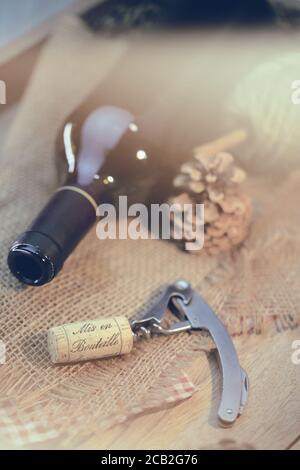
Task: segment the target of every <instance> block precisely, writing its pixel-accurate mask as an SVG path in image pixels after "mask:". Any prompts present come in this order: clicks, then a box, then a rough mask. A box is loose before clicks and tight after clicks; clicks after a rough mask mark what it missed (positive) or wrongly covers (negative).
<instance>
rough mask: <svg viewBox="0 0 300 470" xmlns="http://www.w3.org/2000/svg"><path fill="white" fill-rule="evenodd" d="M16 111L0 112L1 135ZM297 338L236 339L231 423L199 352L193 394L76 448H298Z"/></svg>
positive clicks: (210, 367)
mask: <svg viewBox="0 0 300 470" xmlns="http://www.w3.org/2000/svg"><path fill="white" fill-rule="evenodd" d="M15 111H16V110H15V109H10V110H9V111H7V112H5V113H2V115H1V119H0V139H1V141H3V140H4V138H5V135H6V132H7V130H8V128H9V125H10V123H11V122H12V119H13V117H14V113H15ZM0 158H1V155H0ZM295 339H300V329H298V330H295V331H293V332H286V333H281V334H278V335H277V336H275V337H273V338H263V337H260V336H257V337H246V338H245V337H243V338H237V339H236V340H235V344H236V347H237V350H238V353H239V357H240V361H241V364H242V366H243V367H244V368H245V369H246V370H247V372H248V374H249V377H250V396H249V402H248V405H247V407H246V409H245V411H244V414H243V415H242V416H241V417H240V418H239V420H238V421H237V422H236V423H235V425H234V427H233V428H231V429H222V428H220V427H219V425H218V423H217V420H216V414H217V407H218V403H219V399H220V393H221V381H220V373H219V369H218V367H217V362H216V360H215V357H214V356H212V355H210V357H207V356H206V354H204V353H199V359H197V360H196V361H195V363H193V364H191V368H190V371H189V375H190V377H192V378H193V380H194V381H195V382H196V383H197V384H199V387H200V390H199V391H198V392H197V393H196V394H195V395H194V396H193V397H192V398H191V399H189V400H187V401H185V402H183V403H181V404H179V405H177V406H174V407H172V408H169V409H167V410H162V411H158V412H155V413H152V414H147V415H144V416H139V417H137V418H135V419H132V420H131V421H128V422H126V423H124V424H123V425H120V426H115V427H113V428H112V429H110V430H108V431H106V432H104V433H103V432H101V433H99V435H93V436H89V437H88V438H87V439H86V440H85V441H84V442H82V441H81V442H78V444H77V448H79V449H81V448H82V449H210V448H213V449H215V448H239V449H240V448H241V449H243V448H255V449H293V450H296V449H297V450H300V365H298V366H296V365H293V364H292V361H291V355H292V352H293V350H292V342H293V341H294V340H295ZM2 444H3V446H4V443H2Z"/></svg>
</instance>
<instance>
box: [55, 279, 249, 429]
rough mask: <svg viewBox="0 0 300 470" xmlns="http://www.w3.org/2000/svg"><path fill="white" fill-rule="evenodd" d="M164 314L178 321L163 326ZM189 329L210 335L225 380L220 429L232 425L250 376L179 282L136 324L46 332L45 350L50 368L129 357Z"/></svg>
mask: <svg viewBox="0 0 300 470" xmlns="http://www.w3.org/2000/svg"><path fill="white" fill-rule="evenodd" d="M168 309H169V310H170V311H171V312H172V313H173V315H174V316H175V317H176V318H177V320H178V321H175V322H174V323H172V324H171V325H170V326H165V323H166V322H165V321H164V320H165V314H166V311H167V310H168ZM193 330H206V331H208V333H209V334H210V335H211V337H212V339H213V341H214V343H215V346H216V351H217V358H218V360H219V364H220V369H221V372H222V379H223V380H222V396H221V402H220V405H219V410H218V417H219V419H220V422H221V423H222V424H223V425H224V426H230V425H232V424H233V423H234V422H235V420H236V419H237V417H238V416H239V415H240V414H241V413H242V411H243V408H244V406H245V404H246V402H247V398H248V389H249V382H248V376H247V374H246V372H245V371H244V370H243V369H242V368H241V366H240V363H239V359H238V356H237V352H236V350H235V348H234V345H233V342H232V340H231V337H230V335H229V333H228V331H227V330H226V328H225V326H224V325H223V323H222V322H221V320H220V319H219V318H218V317H217V316H216V315H215V313H214V312H213V311H212V309H211V308H210V307H209V306H208V305H207V304H206V303H205V302H204V300H203V299H202V297H201V296H200V295H199V294H198V293H197V292H195V290H194V289H192V287H191V285H190V284H189V283H188V282H187V281H185V280H183V279H181V280H178V281H177V282H175V283H174V284H170V285H169V286H167V287H166V289H165V290H164V292H163V294H162V295H161V297H160V298H159V299H158V301H157V302H156V303H155V304H154V305H153V306H152V307H151V308H150V309H148V310H147V311H146V313H145V314H144V315H143V316H142V317H141V318H139V319H135V320H131V321H128V319H127V318H126V317H125V316H116V317H108V318H101V319H96V320H88V321H81V322H77V323H69V324H65V325H60V326H55V327H52V328H50V330H49V332H48V348H49V353H50V357H51V360H52V362H53V363H66V362H77V361H85V360H88V359H100V358H105V357H112V356H119V355H122V354H128V353H130V352H131V350H132V348H133V344H134V342H135V341H138V340H140V339H143V338H151V337H152V336H153V335H157V334H158V335H174V334H177V333H182V332H184V331H193Z"/></svg>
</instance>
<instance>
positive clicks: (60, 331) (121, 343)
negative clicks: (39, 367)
mask: <svg viewBox="0 0 300 470" xmlns="http://www.w3.org/2000/svg"><path fill="white" fill-rule="evenodd" d="M132 346H133V333H132V330H131V327H130V323H129V321H128V319H127V318H126V317H124V316H118V317H110V318H105V319H101V320H99V319H98V320H89V321H82V322H77V323H67V324H65V325H60V326H55V327H53V328H50V329H49V331H48V350H49V353H50V358H51V361H52V362H53V363H66V362H77V361H86V360H89V359H100V358H104V357H110V356H119V355H121V354H128V353H130V351H131V349H132Z"/></svg>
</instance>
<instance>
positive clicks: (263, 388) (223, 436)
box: [78, 329, 300, 450]
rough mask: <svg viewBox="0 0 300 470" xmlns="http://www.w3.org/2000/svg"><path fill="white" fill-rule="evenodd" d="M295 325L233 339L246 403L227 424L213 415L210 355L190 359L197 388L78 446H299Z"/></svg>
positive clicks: (214, 376) (217, 388)
mask: <svg viewBox="0 0 300 470" xmlns="http://www.w3.org/2000/svg"><path fill="white" fill-rule="evenodd" d="M297 338H298V339H299V338H300V330H299V329H298V330H296V331H294V332H286V333H282V334H279V335H278V336H276V337H274V338H273V339H272V338H262V337H250V338H249V337H248V338H239V339H237V340H236V341H235V344H236V347H237V349H238V351H239V355H240V360H241V364H242V366H243V367H244V368H245V369H246V370H247V372H248V374H249V377H250V385H251V388H250V396H249V402H248V405H247V407H246V409H245V411H244V413H243V415H242V416H241V417H240V418H239V420H238V421H237V422H236V423H235V425H234V426H233V427H232V428H230V429H222V428H220V427H219V426H218V423H217V420H216V413H217V406H218V403H219V399H220V393H221V382H220V374H219V370H218V367H217V363H216V360H215V358H214V357H210V358H207V356H206V355H205V354H202V355H200V356H199V360H197V361H196V362H195V364H193V367H192V369H193V370H192V375H193V377H194V380H195V379H196V380H197V382H198V383H199V384H200V390H199V392H197V393H196V394H195V395H194V396H193V397H192V398H190V399H189V400H187V401H185V402H183V403H181V404H180V405H177V406H175V407H173V408H171V409H168V410H163V411H159V412H156V413H152V414H148V415H145V416H140V417H138V418H135V419H133V420H131V421H129V422H127V423H125V424H123V425H120V426H116V427H114V428H112V429H110V430H109V431H107V432H106V433H104V434H103V433H101V435H99V436H91V437H89V439H88V440H86V441H85V442H82V443H80V444H79V445H78V447H79V448H82V449H211V448H213V449H218V448H225V449H226V448H237V449H244V448H250V449H251V448H254V449H290V448H293V449H299V450H300V365H298V366H296V365H293V364H292V361H291V354H292V347H291V345H292V341H293V340H294V339H297Z"/></svg>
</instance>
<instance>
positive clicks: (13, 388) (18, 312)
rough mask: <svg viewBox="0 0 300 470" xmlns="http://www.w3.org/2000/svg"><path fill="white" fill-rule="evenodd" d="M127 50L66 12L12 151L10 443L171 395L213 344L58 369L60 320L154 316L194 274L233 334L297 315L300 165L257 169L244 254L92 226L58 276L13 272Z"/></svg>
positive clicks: (1, 376) (5, 163) (5, 424)
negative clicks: (53, 345)
mask: <svg viewBox="0 0 300 470" xmlns="http://www.w3.org/2000/svg"><path fill="white" fill-rule="evenodd" d="M125 49H126V42H125V41H123V40H119V39H105V38H99V37H96V36H93V35H92V34H91V33H90V32H89V31H87V30H86V29H85V28H84V27H83V26H82V25H81V24H80V22H79V21H78V20H76V19H73V18H71V19H69V18H68V19H66V20H65V21H64V22H63V24H62V25H61V26H60V27H58V30H57V32H56V34H55V35H54V36H53V37H52V38H51V39H50V40H49V41H48V43H47V44H46V46H45V47H44V50H43V51H42V53H41V56H40V58H39V60H38V63H37V65H36V68H35V70H34V72H33V76H32V78H31V81H30V84H29V86H28V88H27V90H26V92H25V95H24V97H23V99H22V103H21V105H20V109H19V111H18V113H17V116H16V119H15V121H14V122H13V125H12V127H11V129H10V132H9V134H8V136H7V139H6V143H5V146H4V147H3V149H2V153H1V161H0V165H1V170H0V188H1V205H0V217H1V225H0V263H1V265H0V276H1V279H0V312H1V315H0V338H1V340H2V341H3V342H4V343H5V345H6V363H5V364H3V365H1V366H0V442H8V443H9V444H8V445H10V446H12V447H15V446H25V447H26V446H28V445H35V444H36V443H47V445H49V446H51V445H56V446H62V447H67V446H71V445H75V444H76V443H78V442H79V443H80V442H81V441H82V440H83V439H84V438H85V437H86V436H88V435H89V434H90V433H92V432H97V431H99V430H101V429H103V428H104V427H106V426H111V425H112V424H114V423H116V422H119V421H122V419H125V418H127V417H128V415H130V413H131V410H134V409H138V410H143V409H144V408H147V407H146V406H144V404H145V403H146V404H148V407H149V403H155V404H157V403H158V402H159V398H160V395H161V394H162V395H163V392H162V388H163V387H162V384H163V383H164V381H165V380H170V381H174V380H175V382H176V377H177V376H178V377H179V378H180V377H182V370H184V369H185V368H186V367H187V366H188V365H189V364H190V363H191V361H192V360H193V358H194V357H196V355H199V354H201V350H207V349H210V348H211V347H212V343H211V342H210V340H209V339H208V338H207V336H205V335H200V334H196V333H195V334H192V335H189V334H181V335H176V336H172V337H155V338H153V339H152V340H151V341H141V342H140V343H138V344H137V347H136V348H135V349H134V351H133V353H132V354H131V355H129V356H126V357H118V358H112V359H105V360H101V361H94V362H88V363H81V364H74V365H60V366H53V365H52V364H51V363H50V360H49V355H48V352H47V347H46V332H47V329H48V328H49V327H51V326H54V325H59V324H62V323H67V322H72V321H77V320H84V319H92V318H97V317H105V316H111V315H120V314H123V315H126V316H127V317H133V316H136V315H140V314H142V312H143V311H145V309H146V308H148V307H149V306H150V305H151V303H152V302H155V300H156V299H157V296H158V295H159V294H160V293H161V291H162V288H163V286H164V285H165V284H166V283H169V282H173V281H174V280H176V279H177V278H186V279H188V280H190V281H191V282H192V284H193V286H194V287H195V288H196V289H197V290H199V292H200V293H202V294H203V296H204V297H205V299H206V300H207V302H208V303H210V305H211V306H212V308H213V309H215V311H216V312H218V314H219V315H220V316H221V318H222V319H223V320H224V322H225V323H226V325H227V326H228V328H229V330H230V332H231V333H232V334H236V335H237V334H261V337H262V340H263V337H264V334H276V333H277V332H278V331H282V330H284V329H287V328H296V326H297V322H298V315H299V304H300V298H299V288H298V287H299V275H300V272H299V271H300V268H299V262H298V259H299V251H300V248H299V227H298V222H299V207H298V201H299V197H300V184H299V183H300V175H298V174H296V173H295V174H294V175H292V176H290V177H289V178H288V179H287V180H286V181H285V182H283V183H281V184H280V185H279V184H278V185H277V187H274V184H273V183H272V181H271V182H267V181H265V180H262V181H261V180H257V179H255V180H253V181H252V180H251V179H250V180H249V183H248V187H247V190H248V191H249V194H251V195H252V196H253V199H254V203H255V211H254V220H253V224H252V229H251V234H250V236H249V238H248V240H247V242H246V243H245V244H244V245H243V247H241V248H240V249H239V250H237V251H236V252H235V253H234V254H227V255H223V256H220V257H208V256H203V257H197V256H195V257H193V256H192V255H189V254H186V253H183V252H180V251H179V250H178V249H177V248H176V247H175V246H174V245H173V244H172V243H170V242H166V241H164V242H163V241H156V240H136V241H135V240H105V241H100V240H98V238H97V237H96V231H95V229H92V230H91V232H90V233H89V234H88V235H87V237H86V238H85V239H84V240H83V241H82V242H81V243H80V245H79V247H78V248H77V249H76V251H75V252H74V254H72V256H71V257H70V258H69V260H68V261H67V262H66V264H65V266H64V268H63V270H62V272H61V273H60V274H59V276H58V277H57V278H56V279H55V280H54V281H53V282H51V283H50V284H49V285H46V286H43V287H39V288H31V287H24V286H22V285H20V283H19V282H18V281H16V280H15V279H14V277H13V276H12V275H11V274H10V273H9V270H8V268H7V264H6V256H7V251H8V248H9V245H10V243H11V241H12V240H14V238H15V237H16V236H17V235H18V233H20V232H22V231H23V230H24V228H25V227H26V226H27V225H28V223H29V222H30V221H31V220H32V219H33V217H34V216H35V215H36V213H37V212H38V210H39V209H40V208H41V207H42V206H43V204H44V203H45V202H46V201H47V199H48V198H49V196H50V195H51V193H52V192H53V190H54V188H55V184H56V176H55V166H54V142H55V137H56V135H57V130H58V128H59V126H60V125H61V123H62V122H63V120H64V118H65V117H66V116H67V115H68V113H69V112H70V111H72V110H73V109H74V108H75V107H76V106H77V104H78V103H80V102H81V101H82V100H83V99H84V98H85V96H86V95H87V94H88V93H89V92H90V91H91V90H92V89H93V87H94V86H95V85H96V84H97V83H99V81H101V80H102V79H103V78H104V77H105V75H106V74H107V73H108V72H109V70H110V69H111V67H113V66H114V64H115V63H116V62H117V61H118V59H119V57H120V56H121V55H122V53H123V52H124V50H125ZM99 61H100V62H99ZM83 71H84V73H83ZM271 190H272V194H271V193H270V191H271ZM275 200H276V204H274V201H275ZM164 400H165V397H164V396H162V399H161V402H162V403H163V402H164Z"/></svg>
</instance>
